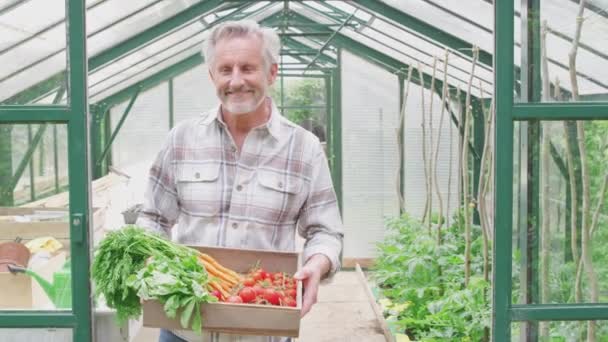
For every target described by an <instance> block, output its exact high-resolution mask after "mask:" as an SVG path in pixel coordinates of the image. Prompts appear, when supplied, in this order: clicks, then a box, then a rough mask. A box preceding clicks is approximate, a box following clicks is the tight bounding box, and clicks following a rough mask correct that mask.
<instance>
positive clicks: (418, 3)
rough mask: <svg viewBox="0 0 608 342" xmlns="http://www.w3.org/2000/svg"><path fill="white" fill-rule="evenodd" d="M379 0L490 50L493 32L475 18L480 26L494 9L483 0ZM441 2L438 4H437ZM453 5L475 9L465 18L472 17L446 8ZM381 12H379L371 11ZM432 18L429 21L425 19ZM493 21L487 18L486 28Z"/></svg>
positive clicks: (492, 44) (490, 17)
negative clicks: (464, 16) (454, 0)
mask: <svg viewBox="0 0 608 342" xmlns="http://www.w3.org/2000/svg"><path fill="white" fill-rule="evenodd" d="M382 2H384V3H386V4H388V5H390V6H392V7H394V8H396V9H398V10H400V11H402V12H405V13H408V14H410V15H412V16H414V17H416V18H420V19H421V20H423V21H426V22H428V23H430V24H431V25H433V26H435V27H436V28H438V29H440V30H442V31H443V32H447V33H450V34H451V35H453V36H456V37H458V38H460V39H463V40H465V41H467V42H469V43H471V44H473V45H476V46H479V47H480V48H481V49H483V50H485V51H490V52H491V51H494V40H493V33H492V32H487V27H485V28H483V27H480V26H479V24H478V22H477V21H478V20H482V22H483V23H484V26H485V25H487V22H488V21H491V20H493V18H494V13H493V7H492V3H488V2H486V1H480V0H475V1H464V4H462V6H459V2H458V3H457V2H453V1H448V0H443V1H424V0H410V1H401V0H382ZM515 2H518V1H515ZM439 3H441V5H439ZM453 7H457V8H462V9H463V11H464V10H465V9H467V10H470V11H471V13H473V12H474V13H476V14H475V15H473V16H470V17H467V18H475V19H474V21H470V20H466V18H463V17H458V16H456V15H453V14H452V13H450V12H449V11H448V10H446V9H449V10H453ZM375 14H377V15H378V14H381V13H375ZM429 18H432V21H431V20H430V19H429ZM493 26H494V23H493V21H491V24H490V26H489V27H490V28H493Z"/></svg>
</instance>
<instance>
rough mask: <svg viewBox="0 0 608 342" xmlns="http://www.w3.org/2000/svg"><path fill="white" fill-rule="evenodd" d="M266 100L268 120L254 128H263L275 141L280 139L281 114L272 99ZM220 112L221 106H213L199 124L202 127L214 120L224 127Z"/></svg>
mask: <svg viewBox="0 0 608 342" xmlns="http://www.w3.org/2000/svg"><path fill="white" fill-rule="evenodd" d="M268 99H270V119H269V120H268V121H267V122H266V123H264V124H262V125H260V126H258V127H256V128H257V129H260V128H265V129H266V130H268V132H269V133H270V135H271V136H273V137H274V138H275V139H277V140H279V138H280V137H281V127H280V126H281V122H280V121H281V113H280V112H279V109H278V108H277V106H276V105H275V103H274V101H273V100H272V98H270V97H268ZM220 110H221V105H216V106H214V107H213V108H212V109H211V110H209V111H208V112H207V113H206V114H205V116H204V117H203V118H202V121H201V123H202V124H203V125H209V124H210V123H212V122H213V121H214V120H217V122H218V123H219V124H221V125H225V123H224V121H223V120H222V118H221V117H220V115H219V113H220Z"/></svg>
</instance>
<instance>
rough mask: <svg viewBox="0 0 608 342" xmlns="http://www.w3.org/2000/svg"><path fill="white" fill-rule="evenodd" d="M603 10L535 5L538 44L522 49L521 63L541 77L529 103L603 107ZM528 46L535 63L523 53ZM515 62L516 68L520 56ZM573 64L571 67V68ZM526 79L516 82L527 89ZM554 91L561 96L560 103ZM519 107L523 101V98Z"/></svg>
mask: <svg viewBox="0 0 608 342" xmlns="http://www.w3.org/2000/svg"><path fill="white" fill-rule="evenodd" d="M522 5H523V4H522ZM604 7H605V6H603V7H601V8H600V6H598V5H597V4H595V3H593V2H589V1H587V2H586V6H585V7H584V8H581V7H580V6H579V2H578V1H569V0H541V1H540V16H541V18H540V23H541V24H540V27H539V28H538V29H539V33H538V38H537V41H534V42H525V41H524V43H523V44H522V49H523V50H522V57H521V58H522V59H523V60H529V61H530V62H529V63H537V64H539V69H540V75H541V76H540V80H538V81H537V83H538V84H533V86H532V88H533V90H532V91H531V92H530V94H534V93H536V95H529V96H528V98H530V97H532V96H536V97H539V100H540V101H542V102H552V101H608V96H606V94H608V81H606V80H608V68H607V66H608V47H607V46H606V44H602V43H601V42H603V41H606V40H608V16H607V15H606V12H605V8H604ZM516 15H518V17H516V23H515V25H516V26H515V27H516V29H517V28H521V26H520V25H522V24H520V23H519V19H520V18H519V16H520V13H519V12H517V13H516ZM579 18H580V20H579ZM523 24H524V25H525V24H526V23H525V22H524V23H523ZM577 32H579V34H580V35H579V36H578V38H577ZM518 35H519V33H517V32H516V36H515V38H516V40H519V38H520V37H519V36H518ZM532 45H533V46H534V49H535V51H537V52H538V54H539V55H538V56H537V57H533V56H531V55H529V54H528V52H527V51H526V49H527V47H529V46H532ZM573 52H575V54H572V53H573ZM515 58H516V63H517V64H519V63H520V59H519V56H518V55H516V56H515ZM572 63H574V67H571V66H570V65H572ZM530 77H531V76H530ZM526 78H527V77H526V75H522V76H521V77H519V78H516V79H518V80H521V81H522V84H523V85H524V86H525V84H526V83H530V81H527V80H526ZM556 89H560V90H561V91H560V93H561V94H560V96H561V97H560V98H558V94H557V92H556ZM539 94H540V96H539ZM521 101H523V102H527V101H528V100H527V98H526V97H525V96H524V97H522V99H521Z"/></svg>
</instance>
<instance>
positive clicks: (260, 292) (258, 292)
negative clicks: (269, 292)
mask: <svg viewBox="0 0 608 342" xmlns="http://www.w3.org/2000/svg"><path fill="white" fill-rule="evenodd" d="M253 290H254V291H255V295H256V296H262V295H264V292H265V289H264V287H262V286H261V285H259V284H256V285H254V286H253Z"/></svg>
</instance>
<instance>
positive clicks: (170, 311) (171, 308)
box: [163, 295, 179, 318]
mask: <svg viewBox="0 0 608 342" xmlns="http://www.w3.org/2000/svg"><path fill="white" fill-rule="evenodd" d="M163 308H164V310H165V313H166V314H167V317H169V318H175V315H176V314H177V309H179V298H178V296H177V295H173V296H170V297H169V299H167V301H166V302H165V306H164V307H163Z"/></svg>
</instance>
